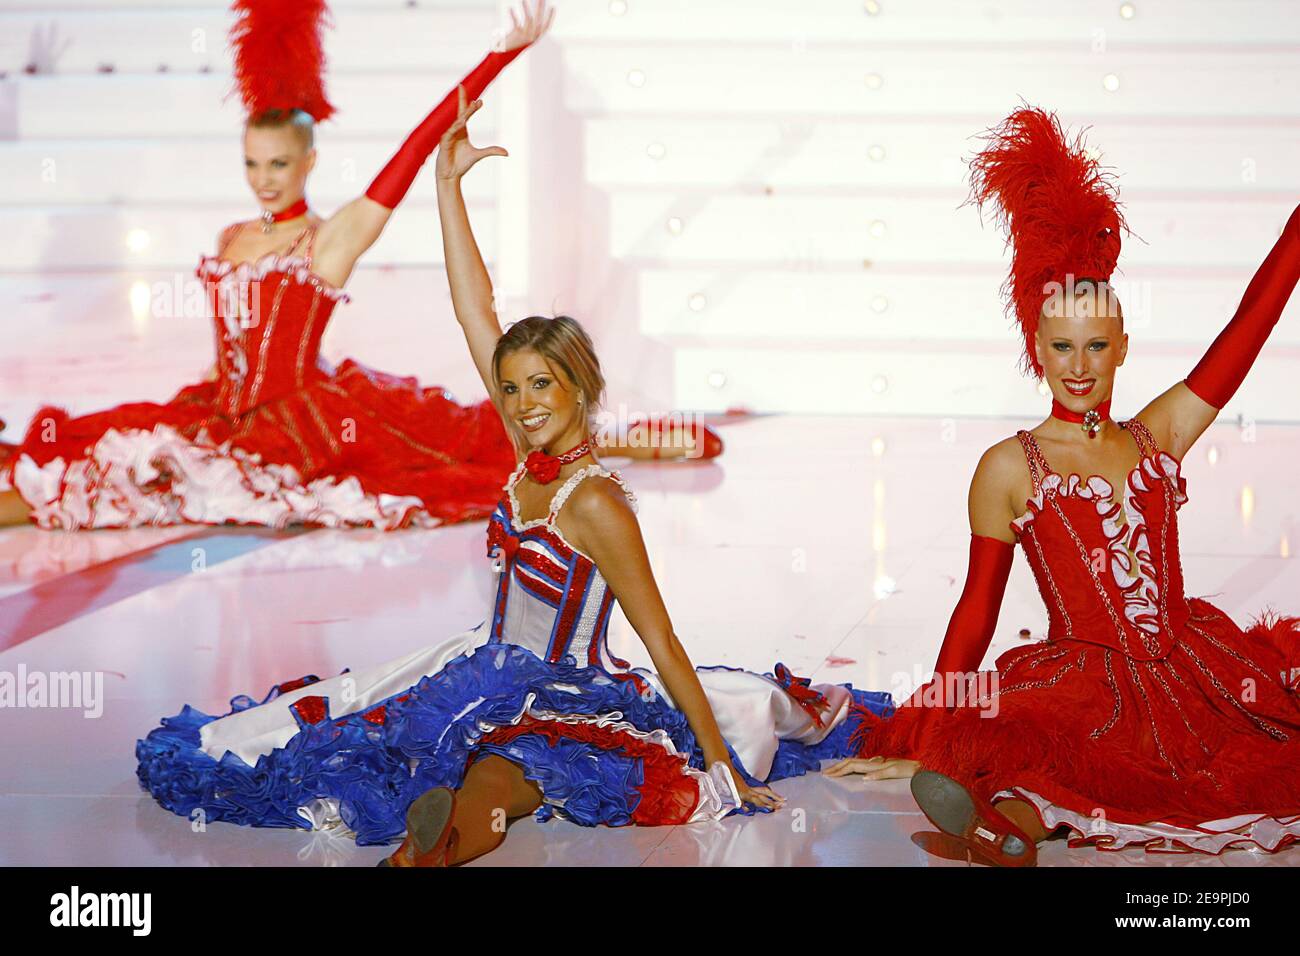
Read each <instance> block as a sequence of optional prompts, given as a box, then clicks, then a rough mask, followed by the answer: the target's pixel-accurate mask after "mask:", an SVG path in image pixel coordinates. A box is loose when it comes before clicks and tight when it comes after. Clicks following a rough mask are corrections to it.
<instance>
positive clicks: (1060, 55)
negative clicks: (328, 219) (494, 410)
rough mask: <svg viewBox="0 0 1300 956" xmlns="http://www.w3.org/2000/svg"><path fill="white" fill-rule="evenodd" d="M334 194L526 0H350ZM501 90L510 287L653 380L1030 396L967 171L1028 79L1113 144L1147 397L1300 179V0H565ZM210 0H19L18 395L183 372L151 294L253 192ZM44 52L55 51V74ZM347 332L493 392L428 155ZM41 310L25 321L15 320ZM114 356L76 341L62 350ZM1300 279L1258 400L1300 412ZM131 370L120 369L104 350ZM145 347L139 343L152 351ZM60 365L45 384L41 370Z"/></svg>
mask: <svg viewBox="0 0 1300 956" xmlns="http://www.w3.org/2000/svg"><path fill="white" fill-rule="evenodd" d="M332 6H333V12H334V22H335V28H334V29H333V30H331V31H327V34H326V54H327V57H328V60H329V67H328V70H329V73H328V92H329V95H330V97H331V99H332V100H333V101H334V102H335V104H336V105H337V106H338V108H339V111H340V112H339V115H338V117H337V118H336V119H335V120H333V121H330V122H327V123H325V124H323V125H322V127H321V129H320V130H319V132H318V144H317V145H318V148H319V151H320V159H319V162H318V166H317V169H316V171H315V173H314V174H313V179H312V181H311V184H310V190H309V198H310V199H311V200H312V202H313V204H314V206H316V207H317V208H318V210H320V211H322V212H326V213H328V212H331V211H333V209H334V208H336V207H337V206H338V205H339V204H340V203H342V202H345V201H346V200H348V199H350V198H352V197H353V196H355V195H357V194H359V193H360V192H361V191H362V190H363V189H364V188H365V184H366V183H368V182H369V179H370V177H371V176H372V175H373V174H374V172H375V171H377V170H378V169H379V168H380V166H381V165H382V164H383V162H384V161H385V160H386V159H387V158H388V156H389V155H390V154H391V152H392V150H393V149H394V148H395V146H396V145H397V143H398V142H400V141H401V139H402V137H404V136H405V135H406V133H407V132H408V131H409V129H410V128H411V127H412V126H413V125H414V123H415V122H417V121H418V120H419V119H421V118H422V117H423V116H424V114H425V113H426V112H427V111H428V109H429V108H431V107H432V105H433V104H434V103H435V102H436V101H437V100H438V99H440V98H441V96H442V95H443V93H444V92H446V90H447V89H448V88H449V87H450V85H451V84H452V83H453V82H454V81H455V80H456V79H457V78H458V77H459V76H460V75H461V74H462V73H463V72H464V71H465V70H467V69H468V68H469V67H471V66H472V65H473V64H475V63H476V62H477V61H478V59H479V58H480V57H481V55H482V53H483V52H484V51H485V50H486V49H487V48H488V46H489V44H490V41H491V37H492V34H493V31H494V29H496V28H497V27H498V26H499V25H500V24H501V23H503V22H504V21H505V16H504V12H503V11H504V9H505V7H506V5H505V4H502V3H499V2H498V0H462V2H447V0H442V2H432V0H418V2H417V3H415V4H414V5H410V4H407V3H404V2H401V0H336V2H335V3H333V5H332ZM556 6H557V9H558V16H557V20H556V28H555V30H554V32H553V35H552V36H551V37H549V38H548V39H547V40H545V41H543V43H541V44H539V45H538V47H537V48H536V49H534V50H531V51H529V52H528V53H526V54H525V55H524V56H522V57H520V58H519V59H518V60H516V61H515V63H514V64H512V65H511V67H510V68H509V69H508V70H507V71H506V73H505V74H504V75H503V76H502V77H501V78H500V79H499V80H498V81H497V82H496V83H495V84H494V86H493V87H492V89H491V90H489V92H488V94H487V95H486V96H485V98H484V99H485V109H484V111H483V112H482V113H480V115H479V116H478V117H476V120H475V125H474V127H473V130H472V133H473V137H474V140H475V142H477V143H480V144H486V143H499V144H501V145H504V146H505V147H506V148H507V149H508V150H509V151H510V153H511V155H510V158H509V159H505V160H501V159H490V160H487V161H485V162H484V163H483V164H482V165H481V166H480V167H479V168H478V169H476V170H475V171H474V172H473V173H471V175H470V176H469V177H468V178H467V179H466V191H467V194H468V196H469V199H470V202H471V207H472V208H471V215H472V217H473V220H474V223H475V229H476V234H477V236H478V238H479V240H480V243H481V244H482V246H483V248H484V252H485V256H486V258H487V259H488V260H489V265H490V268H491V269H492V270H493V272H494V277H495V279H496V282H497V286H498V292H499V296H500V301H501V304H502V313H503V317H504V318H507V319H509V318H516V317H519V316H522V315H524V314H529V313H532V312H542V313H547V314H550V313H554V312H567V313H569V314H572V315H575V316H576V317H578V318H580V319H581V320H582V321H583V322H584V323H585V324H586V325H587V326H588V327H589V328H591V329H592V331H593V333H594V334H595V335H596V338H597V341H598V344H599V345H600V348H601V354H602V360H603V362H604V364H605V366H606V370H607V373H608V374H609V377H610V379H611V399H612V400H613V401H614V402H615V403H619V402H623V403H628V404H630V405H632V406H634V407H635V408H636V409H638V410H639V409H641V408H646V407H654V408H658V407H664V406H667V405H676V406H678V407H682V408H688V409H705V410H718V409H723V408H726V407H730V406H746V407H749V408H753V409H755V410H760V411H799V412H826V413H883V414H938V415H1006V414H1010V415H1033V414H1039V413H1041V411H1042V409H1043V406H1044V399H1043V398H1042V396H1041V395H1040V394H1038V392H1037V391H1036V390H1035V388H1034V386H1033V385H1032V383H1030V382H1029V381H1028V380H1027V379H1024V378H1021V377H1019V376H1018V374H1017V373H1016V370H1015V369H1016V363H1017V359H1018V343H1017V339H1016V335H1015V333H1014V332H1013V331H1012V330H1011V329H1010V328H1009V327H1008V323H1007V320H1006V318H1005V316H1004V315H1003V312H1002V304H1001V301H1000V299H999V296H998V288H999V285H1000V284H1001V282H1002V280H1003V278H1004V275H1005V268H1006V263H1007V258H1006V255H1005V252H1004V249H1003V245H1002V238H1001V236H1000V235H999V234H998V233H997V232H996V231H995V230H994V229H993V228H992V226H987V227H986V226H982V225H981V224H980V221H979V218H978V216H977V214H976V212H975V210H974V209H973V208H971V207H962V205H961V204H962V202H963V200H964V199H965V196H966V186H965V179H964V177H965V173H966V166H965V164H964V162H963V159H964V158H965V157H968V156H969V155H970V154H971V153H972V152H973V151H974V150H975V149H976V148H977V147H978V141H977V140H976V139H974V138H972V137H973V136H974V135H975V134H977V133H979V132H980V131H981V130H983V129H984V128H986V127H988V126H990V125H992V124H994V123H996V122H997V121H998V120H1000V119H1001V118H1002V117H1004V116H1005V115H1006V114H1007V113H1008V112H1009V111H1010V110H1011V109H1013V108H1014V107H1015V106H1016V105H1017V103H1018V102H1019V101H1020V98H1021V97H1023V98H1024V99H1025V100H1027V101H1028V102H1030V103H1032V104H1035V105H1042V106H1045V107H1048V108H1052V109H1056V110H1058V111H1059V112H1060V114H1061V117H1062V119H1063V121H1064V122H1065V123H1066V124H1067V126H1069V127H1071V128H1079V127H1081V126H1086V125H1091V127H1092V129H1091V131H1090V132H1089V134H1088V139H1089V142H1090V143H1091V144H1092V145H1093V146H1095V147H1097V148H1099V149H1100V150H1101V152H1102V160H1103V162H1104V163H1106V164H1108V165H1110V166H1112V167H1114V169H1115V171H1116V172H1117V173H1118V174H1119V182H1120V187H1121V190H1122V196H1123V199H1124V201H1125V208H1126V212H1127V215H1128V220H1129V223H1130V225H1131V227H1132V228H1133V230H1134V231H1135V233H1136V235H1134V236H1131V237H1127V238H1126V240H1125V247H1124V253H1123V256H1122V259H1121V266H1122V269H1123V271H1122V273H1120V274H1119V275H1117V282H1118V285H1119V289H1120V293H1121V296H1122V298H1123V301H1124V303H1125V308H1126V313H1127V315H1128V319H1129V322H1128V331H1129V332H1130V333H1131V335H1132V345H1131V351H1130V359H1129V362H1128V365H1127V367H1126V369H1125V373H1124V375H1123V376H1122V377H1121V380H1120V385H1119V394H1118V395H1117V403H1116V407H1117V413H1129V412H1132V411H1134V410H1136V408H1137V407H1139V406H1140V404H1141V403H1142V402H1144V401H1145V400H1147V399H1148V398H1149V397H1151V396H1152V395H1153V394H1155V393H1156V392H1158V391H1160V390H1162V389H1163V388H1164V387H1166V386H1167V385H1168V384H1170V383H1172V382H1173V381H1176V380H1178V379H1179V378H1181V377H1182V376H1183V375H1185V374H1186V372H1187V371H1188V370H1189V369H1190V368H1191V366H1192V364H1194V362H1195V361H1196V359H1197V358H1198V357H1199V355H1200V353H1201V351H1203V349H1204V348H1205V346H1206V345H1208V343H1209V342H1210V341H1211V340H1212V338H1213V336H1214V335H1215V334H1216V333H1217V331H1218V329H1219V328H1220V327H1221V326H1222V325H1223V323H1224V322H1226V321H1227V319H1228V317H1229V316H1230V315H1231V313H1232V310H1233V308H1234V307H1235V305H1236V302H1237V300H1238V299H1239V297H1240V295H1241V292H1242V290H1243V289H1244V288H1245V285H1246V283H1247V282H1248V281H1249V278H1250V276H1251V275H1252V273H1253V271H1254V269H1255V267H1256V266H1257V265H1258V263H1259V261H1260V260H1261V259H1262V258H1263V256H1264V255H1265V253H1266V252H1267V250H1268V248H1269V246H1270V244H1271V242H1272V241H1273V239H1274V237H1275V236H1276V235H1277V230H1278V229H1279V227H1280V226H1281V224H1282V223H1283V222H1284V221H1285V219H1286V217H1287V216H1288V215H1289V213H1290V211H1291V210H1292V208H1293V207H1294V206H1295V204H1296V203H1297V201H1300V136H1297V133H1296V130H1297V129H1298V128H1300V102H1298V101H1296V100H1295V97H1294V95H1293V91H1294V90H1295V89H1297V88H1300V60H1297V58H1296V56H1295V50H1296V49H1297V45H1298V44H1300V18H1297V17H1295V16H1294V15H1293V13H1294V4H1293V3H1292V2H1289V0H1270V2H1265V0H1246V2H1236V3H1233V4H1225V3H1222V2H1209V0H1177V2H1175V0H1135V2H1134V3H1131V4H1125V3H1119V2H1113V0H1104V2H1094V0H1085V2H1078V3H1070V4H1045V3H1041V2H1031V0H1000V2H999V0H986V2H967V0H907V2H904V0H879V2H873V0H800V2H798V3H795V2H790V0H746V2H744V3H739V2H737V0H557V2H556ZM229 22H230V13H229V12H228V11H227V10H226V9H225V4H224V3H222V2H213V0H169V2H168V3H167V4H166V5H165V6H158V5H156V3H155V2H154V0H56V2H55V3H52V4H48V5H47V4H45V3H33V2H18V0H0V72H3V73H4V77H3V79H0V309H3V310H4V311H3V314H4V317H5V320H4V328H5V331H6V335H5V346H4V348H3V349H0V383H3V386H4V387H3V392H4V393H5V401H6V406H5V408H4V411H5V413H6V414H7V416H8V417H9V418H10V419H11V420H17V419H18V418H19V417H20V416H19V414H18V410H17V409H15V407H14V405H15V403H16V404H18V405H20V406H21V405H23V403H27V404H34V403H35V402H36V401H37V400H59V401H62V402H64V403H66V404H71V405H74V406H78V407H96V406H97V405H98V404H100V403H101V402H102V401H104V400H111V399H116V400H125V399H128V398H164V397H166V396H167V395H168V394H170V393H171V392H172V391H174V390H175V388H176V387H178V386H179V385H180V384H182V383H183V382H185V381H189V380H191V378H192V375H193V373H194V372H195V371H197V370H201V369H202V368H203V367H205V365H206V363H207V361H208V350H209V349H210V338H209V333H208V330H207V329H206V328H205V327H204V326H203V325H202V324H201V323H199V322H197V321H191V320H185V321H182V322H178V323H170V324H169V323H160V322H157V321H151V320H150V319H148V317H145V318H143V319H142V318H141V317H140V316H139V315H138V313H135V312H133V311H132V308H131V306H130V300H131V295H132V289H134V288H138V286H139V284H140V283H141V282H146V283H153V282H160V281H163V282H165V281H171V280H173V279H175V277H177V276H185V275H187V274H188V271H189V270H190V269H192V268H193V265H194V263H195V261H196V260H197V257H198V254H199V253H200V252H211V251H212V245H213V241H214V238H215V235H216V232H217V231H218V230H219V229H220V228H221V227H222V226H224V225H225V224H226V223H228V222H230V221H233V220H235V219H243V218H249V217H250V216H252V215H253V214H255V212H256V207H255V204H254V203H253V201H252V199H251V197H250V196H249V194H248V190H247V187H246V185H245V183H244V181H243V176H242V161H241V159H242V157H241V151H240V143H239V130H240V123H241V120H242V112H241V108H240V105H239V103H238V102H237V101H236V99H235V98H233V97H232V98H230V99H228V100H225V101H224V102H223V97H224V96H225V94H226V93H227V91H228V90H229V88H230V62H229V53H228V51H227V50H226V30H227V27H228V24H229ZM29 71H31V72H29ZM348 291H349V292H350V293H351V294H352V296H353V299H354V301H353V302H352V303H351V304H349V305H348V306H347V307H346V308H344V309H340V310H339V312H338V313H337V315H336V319H335V324H334V327H333V328H332V329H331V332H330V334H329V336H328V337H327V339H326V349H327V352H328V353H329V354H331V355H333V356H334V357H341V356H342V355H353V356H355V357H357V358H359V359H361V360H362V361H367V362H370V363H371V364H374V365H377V366H379V367H382V368H386V369H389V370H392V371H396V372H402V373H411V374H417V375H420V376H421V377H422V378H424V379H427V380H430V381H438V382H441V383H445V384H447V385H449V386H450V387H451V388H452V389H453V390H454V391H456V392H457V393H458V394H460V395H461V396H462V397H470V396H473V395H475V394H481V388H480V387H479V385H478V383H477V382H475V381H474V375H473V371H472V369H470V368H469V363H468V362H467V361H466V359H465V356H464V353H463V345H462V343H461V342H460V339H459V333H458V330H457V329H456V328H455V326H454V323H453V322H452V320H451V313H450V307H449V303H448V301H447V295H446V285H445V278H444V276H443V273H442V265H441V242H440V240H439V238H438V232H437V217H436V208H435V203H434V191H433V181H432V176H431V171H430V170H426V171H425V173H424V174H423V175H422V176H421V178H420V179H418V180H417V182H416V185H415V187H414V188H413V190H412V193H411V195H410V196H409V197H408V199H407V200H406V202H405V203H404V205H403V207H402V208H401V210H400V211H399V214H398V215H397V216H395V217H394V218H393V220H392V222H391V224H390V226H389V228H388V230H387V231H386V233H385V234H384V236H383V237H382V238H381V240H380V242H379V243H378V245H377V246H376V247H375V248H374V249H373V250H371V252H370V253H369V254H368V255H367V257H366V258H365V259H364V260H363V262H362V265H361V267H360V268H359V269H358V271H357V272H356V273H355V274H354V276H353V278H352V279H351V280H350V282H349V287H348ZM15 330H17V331H16V332H15ZM70 343H75V348H76V349H82V350H83V351H84V350H85V349H90V350H91V352H92V354H90V355H89V356H83V357H82V359H80V360H78V361H71V362H70V361H68V352H69V349H70V348H73V347H74V346H73V345H70ZM1298 362H1300V305H1296V304H1293V305H1292V306H1291V307H1290V308H1289V309H1288V314H1287V315H1286V316H1284V317H1283V320H1282V323H1281V324H1280V325H1279V327H1278V329H1277V331H1276V333H1275V334H1274V336H1273V338H1272V340H1271V341H1270V343H1269V346H1268V348H1267V349H1266V351H1265V354H1264V356H1263V357H1262V358H1261V360H1260V362H1259V363H1258V365H1257V367H1256V369H1255V370H1254V372H1253V373H1252V376H1251V379H1250V380H1249V381H1248V382H1247V384H1246V386H1245V387H1244V388H1243V389H1242V391H1241V392H1240V394H1239V395H1238V398H1237V399H1236V400H1234V402H1233V405H1232V407H1230V408H1229V409H1228V410H1227V411H1228V414H1229V415H1234V416H1235V415H1243V416H1247V417H1250V418H1253V419H1256V420H1261V421H1263V420H1291V421H1294V420H1296V419H1297V418H1300V401H1297V400H1296V399H1295V397H1294V396H1295V389H1294V381H1293V380H1294V378H1295V374H1296V370H1297V369H1298V368H1300V364H1297V363H1298ZM105 367H111V368H113V369H117V370H118V374H116V375H106V374H105V372H104V369H105ZM132 370H133V371H132ZM38 393H39V394H38Z"/></svg>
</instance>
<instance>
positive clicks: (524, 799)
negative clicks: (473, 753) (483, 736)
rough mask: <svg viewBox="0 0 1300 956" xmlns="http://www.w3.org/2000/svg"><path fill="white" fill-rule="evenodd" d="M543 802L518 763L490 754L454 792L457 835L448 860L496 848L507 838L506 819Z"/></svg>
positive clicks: (473, 855) (531, 810)
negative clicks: (452, 852) (454, 847)
mask: <svg viewBox="0 0 1300 956" xmlns="http://www.w3.org/2000/svg"><path fill="white" fill-rule="evenodd" d="M541 805H542V791H541V789H540V788H539V787H538V786H537V784H535V783H533V782H532V781H531V780H527V779H525V778H524V771H523V768H521V767H520V766H519V765H518V764H515V763H511V762H510V761H509V760H506V759H505V758H504V757H498V756H497V755H496V754H489V755H488V756H486V757H484V758H483V759H482V760H479V761H477V762H476V763H475V764H474V765H473V766H472V767H470V768H469V772H468V773H466V774H465V782H464V783H463V784H462V785H461V788H460V789H459V790H458V791H456V809H455V812H454V813H453V814H452V818H451V825H452V827H453V828H454V829H455V830H456V832H457V834H458V837H459V839H458V841H457V844H456V850H455V853H454V854H453V856H452V859H451V860H450V861H449V862H451V863H464V862H465V861H466V860H472V859H474V858H475V857H476V856H482V855H483V854H484V853H487V852H489V851H491V850H495V849H496V848H497V847H499V846H500V845H501V843H502V842H503V841H504V840H505V838H506V821H507V820H513V819H515V818H516V817H523V816H527V815H528V814H530V813H532V812H533V811H534V810H536V809H537V808H538V807H540V806H541Z"/></svg>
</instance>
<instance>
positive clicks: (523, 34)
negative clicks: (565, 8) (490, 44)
mask: <svg viewBox="0 0 1300 956" xmlns="http://www.w3.org/2000/svg"><path fill="white" fill-rule="evenodd" d="M554 19H555V11H554V10H548V9H547V7H546V0H536V3H534V4H533V5H532V8H531V9H530V6H529V3H528V0H524V2H523V22H522V23H521V22H520V21H519V18H518V17H517V16H515V11H514V10H511V11H510V32H509V33H507V34H506V35H505V36H504V37H503V38H502V39H501V45H500V49H501V52H503V53H505V52H507V51H509V50H517V49H518V48H519V47H521V46H527V45H528V44H530V43H533V42H535V41H536V40H537V39H538V38H539V37H540V36H541V35H542V34H543V33H545V32H546V31H547V30H548V29H550V26H551V21H552V20H554Z"/></svg>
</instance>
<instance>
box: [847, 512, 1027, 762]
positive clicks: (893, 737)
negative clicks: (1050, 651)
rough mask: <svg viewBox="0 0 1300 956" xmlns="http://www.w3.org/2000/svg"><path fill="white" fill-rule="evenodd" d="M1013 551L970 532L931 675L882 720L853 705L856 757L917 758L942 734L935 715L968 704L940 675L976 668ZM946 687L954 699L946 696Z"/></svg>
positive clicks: (961, 687)
mask: <svg viewBox="0 0 1300 956" xmlns="http://www.w3.org/2000/svg"><path fill="white" fill-rule="evenodd" d="M1015 551H1016V549H1015V546H1014V545H1012V544H1010V543H1008V542H1006V541H999V540H998V539H997V538H990V537H987V536H985V535H981V534H972V535H971V536H970V562H969V564H968V565H967V568H966V585H965V587H963V588H962V592H961V597H960V598H959V599H958V600H957V607H956V608H954V609H953V612H952V617H950V618H949V619H948V630H947V632H946V633H945V634H944V637H943V646H942V647H940V648H939V659H938V660H937V661H936V662H935V665H934V673H935V676H934V677H932V678H931V679H930V680H928V681H926V682H925V683H924V684H922V685H921V686H920V687H918V688H917V689H916V691H915V692H914V693H913V694H912V696H911V697H909V698H908V699H907V700H906V701H904V702H903V703H902V705H901V706H900V707H899V708H898V709H897V710H896V711H895V712H894V715H893V716H892V717H889V718H887V719H885V720H881V719H879V718H877V717H875V716H874V715H873V714H872V713H871V712H870V711H868V710H866V709H865V708H859V707H856V706H855V707H854V708H853V712H854V714H855V715H856V716H857V717H858V718H859V719H860V720H861V723H860V724H859V726H858V729H857V730H856V731H855V732H854V734H853V737H852V740H851V741H850V744H851V746H852V747H853V749H854V752H855V753H857V754H858V755H859V756H861V757H905V758H907V759H910V760H922V759H923V757H924V755H925V753H926V751H927V750H928V749H929V747H930V741H931V738H932V736H933V735H935V734H939V735H941V734H942V733H943V722H942V720H941V719H938V720H936V718H942V715H943V713H944V712H945V711H947V710H951V709H953V708H954V707H956V706H958V705H959V704H962V703H967V704H969V703H970V701H969V699H966V700H963V697H964V696H965V694H966V691H967V685H966V684H965V683H964V682H959V681H947V680H945V679H944V675H946V674H954V673H956V674H969V673H973V672H975V671H978V670H979V666H980V662H981V661H982V660H983V659H984V654H985V652H986V651H987V650H988V649H989V644H990V643H991V642H992V640H993V632H994V630H995V629H996V628H997V624H998V611H999V610H1001V607H1002V597H1003V595H1004V594H1005V593H1006V590H1007V579H1008V578H1010V576H1011V559H1012V558H1013V557H1014V556H1015ZM949 691H951V692H953V693H954V696H955V698H956V699H951V700H950V699H946V698H947V696H948V693H949Z"/></svg>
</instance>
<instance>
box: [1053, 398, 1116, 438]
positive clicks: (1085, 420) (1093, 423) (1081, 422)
mask: <svg viewBox="0 0 1300 956" xmlns="http://www.w3.org/2000/svg"><path fill="white" fill-rule="evenodd" d="M1052 417H1053V418H1059V419H1061V421H1063V422H1074V423H1075V424H1076V425H1078V426H1079V427H1080V428H1082V429H1083V430H1084V431H1085V432H1087V433H1088V437H1089V438H1096V437H1097V433H1098V432H1099V431H1101V423H1102V422H1108V421H1110V399H1109V398H1108V399H1106V400H1105V401H1104V402H1102V403H1101V404H1100V405H1098V406H1097V407H1096V408H1090V409H1088V410H1087V411H1086V412H1083V413H1082V414H1081V413H1079V412H1072V411H1070V410H1069V409H1068V408H1066V407H1065V406H1064V405H1062V404H1061V403H1060V402H1058V401H1057V400H1056V399H1052Z"/></svg>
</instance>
